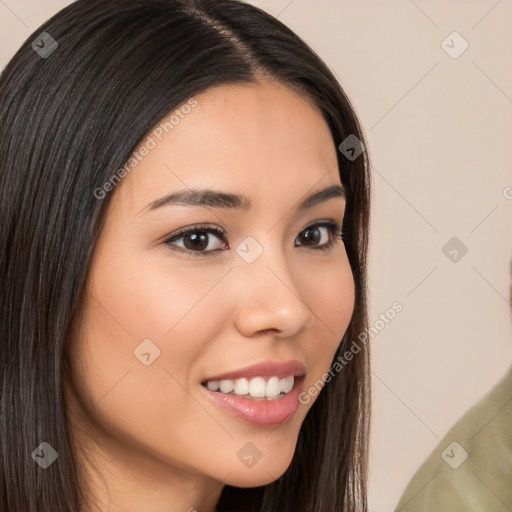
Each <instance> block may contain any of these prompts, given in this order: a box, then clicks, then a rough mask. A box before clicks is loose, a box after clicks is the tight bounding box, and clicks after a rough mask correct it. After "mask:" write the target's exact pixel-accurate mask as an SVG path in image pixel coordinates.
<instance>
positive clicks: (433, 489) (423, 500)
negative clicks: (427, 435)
mask: <svg viewBox="0 0 512 512" xmlns="http://www.w3.org/2000/svg"><path fill="white" fill-rule="evenodd" d="M468 511H470V512H473V511H474V512H477V511H478V512H506V511H509V512H512V367H511V368H510V369H509V370H508V373H507V374H506V375H505V377H503V378H502V380H501V381H500V382H499V383H498V384H497V385H496V386H495V387H494V388H493V389H492V390H491V391H490V392H489V393H488V394H487V395H486V396H485V397H484V398H483V399H482V400H480V401H479V402H478V403H476V404H475V405H474V406H473V407H471V409H469V410H468V411H467V412H466V413H465V414H464V416H462V418H461V419H460V420H459V421H458V422H457V423H456V424H455V425H454V426H453V427H452V428H451V430H450V431H449V432H448V434H446V436H445V437H444V438H443V439H442V441H441V442H440V443H439V444H438V445H437V447H436V448H435V450H434V451H433V452H432V453H431V454H430V455H429V457H428V458H427V459H426V460H425V462H424V463H423V464H422V466H421V467H420V468H419V469H418V471H417V472H416V474H415V475H414V476H413V478H412V480H411V481H410V482H409V485H408V486H407V488H406V489H405V492H404V493H403V495H402V497H401V499H400V502H399V503H398V505H397V507H396V509H395V512H468Z"/></svg>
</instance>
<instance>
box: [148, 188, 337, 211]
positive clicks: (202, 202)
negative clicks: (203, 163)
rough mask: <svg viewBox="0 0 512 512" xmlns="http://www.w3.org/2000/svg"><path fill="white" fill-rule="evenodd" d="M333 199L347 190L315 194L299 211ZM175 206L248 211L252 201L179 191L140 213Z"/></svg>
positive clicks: (215, 192)
mask: <svg viewBox="0 0 512 512" xmlns="http://www.w3.org/2000/svg"><path fill="white" fill-rule="evenodd" d="M333 197H343V198H344V197H346V194H345V189H344V188H343V187H341V186H340V185H330V186H328V187H327V188H324V189H323V190H319V191H317V192H313V193H312V194H310V195H309V196H307V197H306V198H305V199H303V200H302V201H301V202H300V203H299V205H298V206H297V209H298V210H299V211H303V210H307V209H308V208H312V207H313V206H316V205H317V204H320V203H323V202H325V201H327V200H328V199H331V198H333ZM173 205H176V206H202V207H210V208H224V209H225V208H230V209H236V210H244V211H247V210H249V209H250V208H251V200H250V199H249V198H248V197H247V196H244V195H239V194H231V193H228V192H222V191H218V190H213V189H210V188H188V189H184V190H177V191H175V192H172V193H170V194H167V195H166V196H164V197H161V198H160V199H157V200H156V201H153V202H151V203H149V204H148V205H147V206H145V207H144V208H143V209H142V210H141V211H140V212H139V213H142V212H143V211H144V210H148V211H152V210H156V209H157V208H162V207H164V206H173Z"/></svg>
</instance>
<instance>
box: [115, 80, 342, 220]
mask: <svg viewBox="0 0 512 512" xmlns="http://www.w3.org/2000/svg"><path fill="white" fill-rule="evenodd" d="M194 100H195V103H190V102H189V104H191V105H194V106H193V107H191V108H183V105H185V104H186V103H183V104H182V106H181V107H177V108H176V109H175V111H173V112H170V113H169V115H167V116H166V117H165V118H164V119H162V120H161V122H159V123H158V124H157V125H155V127H154V129H153V130H152V131H151V132H150V133H149V135H148V137H149V138H150V139H151V142H149V139H148V138H145V139H144V140H143V142H142V143H141V144H140V145H139V147H138V148H136V150H135V153H136V154H137V152H139V153H144V156H143V157H142V158H140V161H139V162H138V163H137V165H136V166H135V167H134V168H133V170H132V171H130V172H129V173H127V175H126V176H125V177H124V178H123V179H122V181H121V183H120V184H119V185H118V188H120V189H122V190H117V191H116V192H118V193H120V194H121V195H122V196H123V198H124V201H123V205H124V208H127V209H129V210H130V211H137V212H139V211H140V210H141V209H142V208H144V207H145V206H146V204H147V203H148V202H151V201H154V200H155V199H157V198H158V197H160V196H162V195H164V194H167V193H169V192H172V191H173V190H175V189H177V188H180V189H183V188H186V187H210V188H217V189H223V190H226V191H232V192H236V193H240V194H244V195H246V196H248V197H251V199H252V201H251V202H252V203H254V204H255V205H259V206H260V207H262V208H263V207H270V206H271V205H272V204H274V203H275V201H279V202H287V197H289V200H290V201H292V202H297V201H298V200H299V199H300V197H301V196H303V195H304V194H306V193H307V192H308V191H311V190H312V189H314V188H323V186H326V185H329V184H332V183H339V175H338V168H337V157H336V149H335V145H334V142H333V140H332V136H331V134H330V131H329V128H328V126H327V123H326V122H325V120H324V118H323V116H322V115H321V113H320V111H319V110H318V109H317V108H316V106H314V105H313V104H312V103H311V102H310V101H309V100H308V99H306V98H303V97H302V96H301V95H300V94H299V93H297V92H295V91H294V90H292V89H290V88H288V87H286V86H284V85H282V84H279V83H276V82H266V81H265V82H260V83H257V84H223V85H218V86H215V87H212V88H210V89H208V90H206V91H204V92H202V93H200V94H198V95H196V96H194ZM173 113H174V114H175V116H174V119H173V123H172V124H170V123H169V122H168V121H169V119H170V118H171V115H172V114H173ZM166 122H167V124H165V123H166ZM148 142H149V143H148ZM145 144H146V145H147V146H148V147H149V146H151V149H150V150H149V151H141V148H142V146H143V145H145ZM126 213H127V212H126Z"/></svg>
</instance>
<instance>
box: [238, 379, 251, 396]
mask: <svg viewBox="0 0 512 512" xmlns="http://www.w3.org/2000/svg"><path fill="white" fill-rule="evenodd" d="M248 393H249V381H248V380H247V379H236V380H235V395H247V394H248Z"/></svg>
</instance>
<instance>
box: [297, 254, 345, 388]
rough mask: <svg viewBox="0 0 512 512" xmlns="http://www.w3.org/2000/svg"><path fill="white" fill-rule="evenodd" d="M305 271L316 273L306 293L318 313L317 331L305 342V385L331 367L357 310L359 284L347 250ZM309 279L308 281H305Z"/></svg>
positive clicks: (314, 311) (315, 326) (315, 329)
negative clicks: (307, 369) (355, 306)
mask: <svg viewBox="0 0 512 512" xmlns="http://www.w3.org/2000/svg"><path fill="white" fill-rule="evenodd" d="M303 273H304V274H305V275H307V274H308V273H309V275H311V276H316V279H315V280H312V279H310V280H308V281H307V286H308V289H307V290H306V291H305V292H304V295H303V296H304V297H307V298H308V302H307V305H308V307H309V308H310V309H311V311H312V316H313V317H314V321H313V325H314V327H313V329H314V334H313V335H311V336H309V337H308V342H307V344H305V349H306V359H307V360H308V361H309V362H310V368H309V371H308V375H307V377H306V382H305V389H307V388H308V387H309V386H310V385H312V384H313V383H315V382H316V381H318V380H319V379H320V378H321V376H322V375H323V374H324V373H325V372H326V371H327V370H328V369H329V367H330V365H331V363H332V360H333V358H334V354H335V353H336V350H337V349H338V346H339V344H340V343H341V340H342V338H343V336H344V334H345V332H346V330H347V328H348V325H349V323H350V320H351V318H352V313H353V311H354V300H355V287H354V279H353V275H352V270H351V268H350V264H349V261H348V258H347V256H346V254H345V251H344V250H343V256H342V257H340V258H339V259H336V260H335V261H333V262H330V263H329V264H325V265H318V264H317V265H313V266H312V267H311V269H310V270H309V272H308V270H307V268H306V269H304V270H303ZM305 283H306V281H305Z"/></svg>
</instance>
